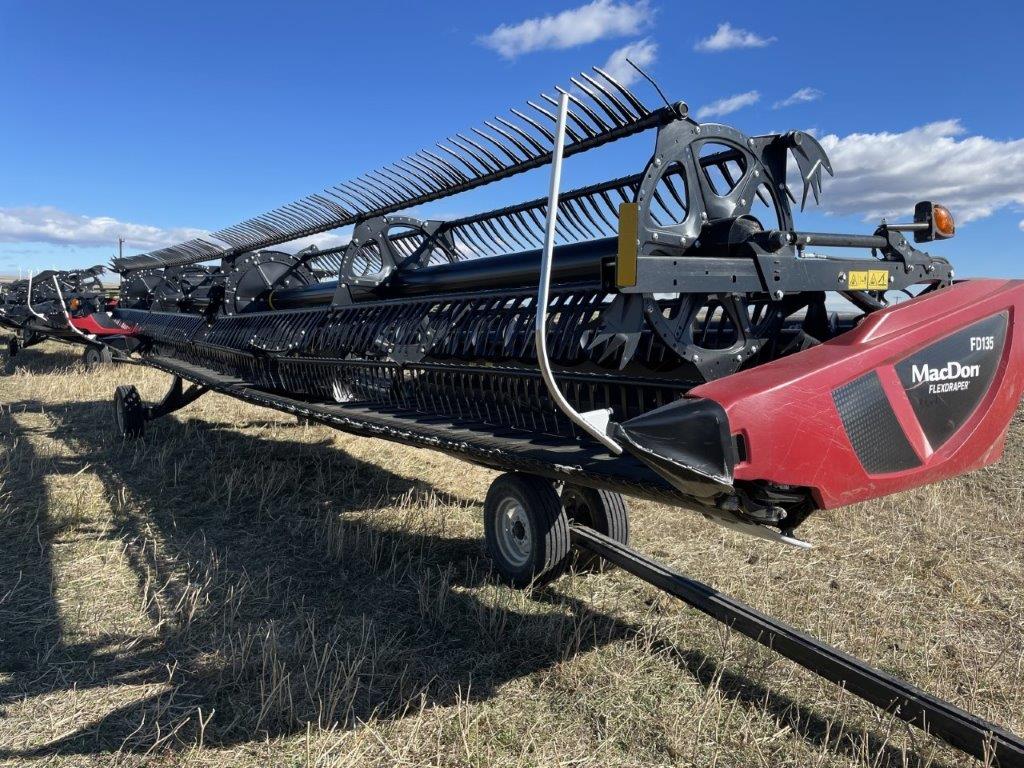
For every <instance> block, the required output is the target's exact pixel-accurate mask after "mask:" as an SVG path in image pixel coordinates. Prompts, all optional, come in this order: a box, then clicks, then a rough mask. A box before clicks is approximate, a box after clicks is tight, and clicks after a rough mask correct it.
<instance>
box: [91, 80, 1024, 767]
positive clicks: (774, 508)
mask: <svg viewBox="0 0 1024 768" xmlns="http://www.w3.org/2000/svg"><path fill="white" fill-rule="evenodd" d="M557 90H558V97H553V96H549V95H546V94H542V95H541V97H540V98H539V99H537V100H535V101H529V102H527V103H526V105H525V106H523V107H522V108H521V109H513V110H511V111H510V112H509V113H507V114H506V115H503V116H499V117H495V118H494V119H493V120H489V121H486V122H485V123H484V125H483V126H482V127H480V128H477V129H473V130H471V131H467V132H465V133H458V134H455V135H454V136H451V137H449V138H448V139H446V140H444V141H442V142H439V143H437V144H436V145H434V146H433V147H432V148H431V149H427V150H423V151H420V152H417V153H415V154H413V155H409V156H407V157H405V158H403V159H402V160H400V161H398V162H396V163H394V164H392V165H389V166H385V167H383V168H380V169H378V170H376V171H372V172H370V173H367V174H365V175H363V176H360V177H358V178H355V179H352V180H350V181H346V182H342V183H339V184H337V185H335V186H333V187H330V188H328V189H326V190H324V191H322V192H319V193H316V194H312V195H309V196H308V197H305V198H303V199H301V200H298V201H296V202H294V203H290V204H288V205H284V206H281V207H280V208H277V209H275V210H272V211H270V212H268V213H264V214H262V215H260V216H256V217H254V218H252V219H249V220H247V221H244V222H241V223H240V224H236V225H234V226H230V227H227V228H225V229H223V230H220V231H218V232H215V233H213V234H212V235H210V236H208V237H204V238H200V239H195V240H191V241H189V242H186V243H182V244H180V245H177V246H173V247H169V248H164V249H161V250H156V251H153V252H151V253H147V254H143V255H139V256H130V257H127V258H119V259H117V260H115V261H114V263H113V267H114V269H115V270H116V271H117V272H118V273H120V275H121V289H120V297H119V298H120V300H119V304H118V305H117V306H116V307H113V308H109V309H108V310H107V314H108V315H109V317H110V319H111V320H112V321H114V322H116V323H117V324H118V326H119V327H120V328H123V329H126V330H125V332H124V333H123V334H122V335H121V336H120V337H119V338H120V340H119V344H120V347H121V349H122V350H123V351H124V353H125V354H126V355H128V356H129V359H132V360H135V361H136V362H139V363H142V364H145V365H148V366H152V367H154V368H157V369H160V370H162V371H166V372H167V373H169V374H171V375H172V376H173V379H172V384H171V386H170V389H169V390H168V392H167V395H166V396H165V397H164V399H163V400H162V401H161V402H160V403H157V404H153V405H146V404H144V403H143V402H142V401H141V399H140V397H139V394H138V392H137V391H136V390H135V389H134V387H131V386H122V387H118V389H117V391H116V393H115V406H116V418H117V425H118V428H119V430H120V432H121V433H122V434H123V435H124V436H125V437H139V436H141V435H142V434H143V432H144V430H145V425H146V422H147V421H149V420H151V419H154V418H157V417H159V416H162V415H164V414H167V413H170V412H171V411H174V410H176V409H178V408H181V407H183V406H185V405H187V404H188V403H190V402H192V401H193V400H195V399H196V398H197V397H199V396H201V395H202V394H203V393H205V392H207V391H211V390H212V391H218V392H222V393H225V394H227V395H230V396H233V397H236V398H240V399H243V400H246V401H250V402H253V403H258V404H260V405H264V406H268V407H271V408H276V409H278V410H282V411H286V412H289V413H294V414H296V415H297V416H299V417H302V418H308V419H313V420H316V421H319V422H322V423H325V424H329V425H331V426H333V427H336V428H338V429H341V430H345V431H348V432H353V433H356V434H361V435H370V436H374V437H381V438H386V439H389V440H395V441H398V442H402V443H406V444H409V445H415V446H425V447H429V448H433V449H436V450H440V451H444V452H446V453H448V454H451V455H453V456H457V457H460V458H463V459H466V460H468V461H472V462H476V463H478V464H482V465H485V466H487V467H491V468H494V469H497V470H501V471H503V472H504V474H502V475H500V476H499V477H498V478H497V479H496V480H495V481H494V483H493V485H492V486H491V488H490V491H489V492H488V494H487V499H486V502H485V504H484V528H485V536H486V544H487V550H488V553H489V554H490V556H491V559H492V560H493V563H494V568H495V570H496V572H497V573H498V574H499V575H500V576H501V577H502V578H504V579H505V580H506V581H508V582H509V583H510V584H512V585H514V586H517V587H526V586H528V585H531V584H538V583H543V582H545V581H549V580H551V579H553V578H554V577H556V576H558V575H559V574H560V573H562V572H563V571H564V570H565V569H567V568H568V567H570V566H571V565H572V563H574V562H575V563H577V564H580V563H581V561H582V562H584V563H585V562H586V561H588V559H592V558H594V557H595V556H597V555H599V556H601V557H603V558H605V559H609V560H612V561H614V562H617V563H619V564H620V565H623V566H624V567H627V568H628V569H630V570H631V571H633V572H634V573H637V574H639V575H641V576H642V577H643V578H645V579H647V580H649V581H650V582H651V583H653V584H656V585H657V586H659V587H660V588H662V589H666V590H668V591H670V592H672V594H674V595H676V596H678V597H681V598H682V599H684V600H687V601H688V602H690V603H691V604H693V605H696V606H697V607H699V608H701V609H702V610H705V611H707V612H708V613H710V614H712V615H713V616H715V617H716V618H719V619H720V620H722V621H727V622H728V623H729V624H730V625H731V626H733V627H735V628H736V629H738V630H739V631H742V632H745V633H746V634H748V635H750V636H751V637H754V638H755V639H757V640H759V641H761V642H766V643H769V644H771V645H772V647H773V648H775V649H776V650H779V651H780V652H782V653H785V654H786V655H787V656H789V657H790V658H793V659H794V660H796V661H798V662H799V663H802V664H804V665H805V666H808V667H810V668H812V669H814V670H815V671H816V672H818V673H819V674H822V675H824V676H826V677H829V679H833V680H835V681H836V682H839V683H841V684H843V685H845V686H847V687H848V689H849V690H852V691H854V692H856V693H858V695H861V696H864V697H865V698H867V699H869V700H871V701H874V702H875V703H877V704H879V705H880V706H883V707H885V708H887V709H889V710H890V711H894V712H896V713H897V714H898V715H899V716H901V717H903V718H904V719H907V720H909V721H911V722H915V723H916V724H918V725H924V726H926V727H929V728H931V729H932V730H933V732H936V733H938V734H940V735H942V736H943V737H944V738H946V739H947V740H948V741H950V742H951V743H953V744H956V745H957V746H960V747H962V748H964V749H967V750H968V751H972V752H973V753H975V754H981V753H982V752H984V750H985V749H986V748H987V747H986V746H985V744H987V743H988V742H987V741H986V740H991V739H996V741H997V742H998V744H997V745H996V748H995V749H996V752H997V753H998V754H1000V755H1001V756H1002V758H1005V759H1010V758H1014V759H1016V758H1017V757H1021V756H1024V747H1022V745H1021V743H1020V741H1019V740H1015V737H1013V736H1012V735H1009V734H1006V733H1005V732H1002V731H998V729H995V727H994V726H991V725H990V724H987V723H984V721H980V720H977V719H976V718H972V717H971V716H969V715H967V714H966V713H963V712H962V711H960V710H957V709H956V708H955V707H952V706H951V705H947V704H945V703H943V702H938V701H937V700H935V699H931V698H930V697H928V696H927V695H926V694H923V693H921V692H920V691H917V690H916V689H913V687H912V686H909V685H908V684H906V683H901V682H900V681H895V679H893V678H889V677H888V676H885V675H883V674H882V673H879V672H877V671H874V670H871V669H870V668H868V667H866V666H864V665H862V664H860V663H859V662H857V661H856V660H854V659H851V658H850V657H846V656H844V655H843V654H841V653H840V652H838V651H836V650H835V649H829V648H828V647H827V646H824V645H823V644H820V643H818V642H817V641H813V640H812V639H810V638H808V637H807V636H805V635H802V634H800V633H798V632H796V631H795V630H792V629H789V628H787V627H785V625H781V624H780V623H778V622H773V621H772V620H770V619H768V618H767V617H764V616H762V615H760V614H757V613H756V612H755V611H752V610H751V609H747V608H745V607H743V606H740V605H739V604H737V603H735V602H734V601H729V600H728V599H727V598H725V597H724V596H721V595H720V594H718V593H716V592H714V591H713V590H710V589H709V588H704V587H701V586H697V587H694V586H693V584H694V583H693V582H690V581H687V580H685V579H684V577H682V576H680V575H678V574H672V573H671V572H670V571H667V570H666V569H664V567H662V566H657V565H656V564H654V565H652V564H651V561H648V560H646V559H644V558H643V556H641V555H640V554H639V553H637V552H635V551H634V550H631V549H629V548H628V546H627V541H628V534H629V519H628V513H627V507H626V504H625V502H624V500H623V498H622V495H621V494H627V495H634V496H641V497H648V498H654V499H658V500H661V501H665V502H668V503H670V504H675V505H678V506H681V507H687V508H690V509H694V510H697V511H698V512H700V513H701V514H703V515H704V516H705V517H707V518H708V519H710V520H713V521H715V522H717V523H719V524H722V525H725V526H727V527H729V528H732V529H735V530H739V531H743V532H746V533H750V534H753V535H756V536H760V537H763V538H768V539H774V540H776V541H781V542H786V543H788V544H793V545H796V546H807V545H806V544H805V543H804V542H803V541H801V540H800V539H799V538H798V536H797V529H798V527H799V525H800V524H801V522H802V521H804V520H805V519H806V518H807V517H808V515H810V514H811V513H812V512H813V511H815V510H817V509H831V508H836V507H841V506H845V505H849V504H852V503H854V502H861V501H865V500H868V499H873V498H876V497H879V496H883V495H885V494H890V493H894V492H897V491H902V490H905V489H908V488H913V487H916V486H920V485H923V484H926V483H933V482H935V481H938V480H941V479H943V478H948V477H951V476H954V475H958V474H960V473H963V472H966V471H969V470H971V469H974V468H977V467H981V466H984V465H986V464H989V463H991V462H993V461H995V460H996V459H998V458H999V456H1000V454H1001V452H1002V450H1003V442H1004V439H1005V435H1006V432H1007V428H1008V425H1009V422H1010V420H1011V418H1012V417H1013V414H1014V412H1015V410H1016V409H1017V407H1018V403H1019V402H1020V399H1021V393H1022V388H1024V375H1022V368H1024V361H1022V352H1021V350H1022V345H1024V330H1022V328H1024V326H1022V324H1021V322H1020V321H1019V317H1020V315H1021V312H1022V310H1024V282H1021V281H1014V280H988V279H978V280H968V281H962V282H954V273H953V270H952V268H951V266H950V264H949V262H948V261H946V260H945V259H943V258H941V257H938V256H932V255H930V254H929V253H927V252H925V251H923V250H921V249H920V248H919V247H918V246H919V245H921V244H925V243H929V242H931V241H937V240H942V239H944V238H948V237H951V236H953V234H954V229H955V227H954V222H953V217H952V215H951V214H950V212H949V211H948V210H947V209H946V208H944V207H943V206H941V205H939V204H937V203H934V202H929V201H926V202H920V203H917V204H916V207H915V208H914V211H913V217H912V220H911V221H908V222H906V223H898V224H893V223H886V222H884V221H883V222H882V223H881V224H880V225H879V226H878V227H877V228H876V229H875V230H874V232H872V233H871V234H837V233H818V232H807V231H802V230H800V229H798V228H797V226H796V223H795V222H794V214H793V210H792V207H791V206H792V205H793V204H795V203H796V202H797V200H798V199H799V201H800V204H801V208H802V207H803V205H804V204H805V203H806V202H807V200H808V198H809V197H813V199H814V200H815V202H817V200H818V197H819V194H820V193H821V191H822V181H823V177H824V176H825V175H826V174H829V175H831V174H832V172H833V171H832V167H831V165H830V162H829V158H828V156H827V154H826V152H825V150H824V149H823V148H822V146H821V145H820V144H819V143H818V142H817V141H816V140H815V138H814V137H813V136H811V135H809V134H807V133H803V132H799V131H793V132H789V133H783V134H769V135H762V136H748V135H745V134H744V133H741V132H740V131H738V130H736V129H735V128H731V127H728V126H725V125H718V124H704V123H699V122H697V121H695V120H694V119H692V118H691V117H690V116H689V114H688V109H687V107H686V105H685V104H684V103H682V102H679V103H676V104H668V103H666V104H665V106H660V107H650V106H647V105H645V104H644V103H643V102H642V101H641V100H640V98H639V97H638V96H637V95H635V94H634V93H633V92H631V91H630V90H628V89H626V88H625V87H624V86H622V85H621V84H620V83H619V82H617V81H616V80H615V79H614V78H613V77H612V76H610V75H609V74H607V73H605V72H603V71H602V70H600V69H595V70H594V71H593V72H592V73H584V74H582V75H580V76H578V77H575V78H572V79H571V83H570V84H568V86H567V87H566V88H564V89H563V88H559V89H557ZM647 131H649V132H652V133H653V135H654V146H653V153H652V154H651V156H650V159H649V160H648V161H647V163H646V166H645V167H644V168H642V169H641V170H640V171H639V172H634V173H631V174H629V175H622V176H618V177H616V178H612V179H610V180H606V181H599V182H597V183H592V184H588V185H586V186H583V187H579V188H577V189H573V190H571V191H565V192H563V191H561V189H560V186H561V183H560V173H561V168H562V162H563V159H564V158H570V157H572V156H575V155H578V154H581V153H584V152H590V151H599V149H600V148H601V147H602V146H604V145H607V144H609V143H611V142H614V141H617V140H619V139H623V138H626V137H630V136H634V135H636V134H639V133H642V132H647ZM549 163H550V164H551V188H550V190H549V193H548V195H546V196H543V197H538V198H537V199H533V200H528V201H526V202H521V203H516V204H512V205H507V206H505V207H502V208H499V209H496V210H490V211H486V212H482V213H477V214H474V215H469V216H464V217H462V218H458V219H454V220H445V221H438V220H430V219H427V220H421V219H419V218H415V217H413V216H411V215H409V214H408V211H410V210H414V209H416V208H417V207H419V206H422V205H424V204H426V203H431V202H433V201H437V200H440V199H442V198H446V197H449V196H453V195H459V194H461V193H465V192H468V191H470V190H473V189H476V188H479V187H481V186H483V185H487V184H496V183H499V182H501V181H502V180H504V179H507V178H509V177H511V176H513V175H516V174H519V173H522V172H525V171H528V170H531V169H535V168H538V167H541V166H544V165H546V164H549ZM908 212H909V201H908ZM343 226H351V227H352V230H351V232H352V235H351V240H350V241H349V242H348V243H347V244H346V245H344V246H341V247H337V248H331V249H326V250H318V249H317V248H315V247H307V248H305V249H303V250H300V251H298V252H297V253H294V254H292V253H287V252H285V251H284V250H277V249H275V248H274V246H277V245H281V244H285V243H288V242H290V241H294V240H297V239H299V238H303V237H308V236H310V235H314V234H317V233H321V232H326V231H329V230H332V229H335V228H338V227H343ZM910 235H912V239H913V243H911V242H910V240H908V236H910ZM894 297H901V298H902V299H903V300H901V301H893V298H894ZM837 300H838V301H837ZM839 307H845V309H842V308H839ZM186 382H190V384H189V385H188V387H187V388H186V386H185V383H186ZM574 544H575V545H577V546H578V547H579V548H582V549H583V550H584V552H583V553H575V552H574V550H573V545H574ZM993 734H995V735H993ZM996 736H998V738H996ZM999 739H1002V741H999ZM1000 750H1002V751H1000ZM1022 759H1024V758H1022ZM1005 764H1010V763H1009V762H1006V763H1005Z"/></svg>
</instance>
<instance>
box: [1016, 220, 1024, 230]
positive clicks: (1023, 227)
mask: <svg viewBox="0 0 1024 768" xmlns="http://www.w3.org/2000/svg"><path fill="white" fill-rule="evenodd" d="M1017 226H1018V227H1020V231H1021V232H1024V219H1021V220H1020V224H1018V225H1017Z"/></svg>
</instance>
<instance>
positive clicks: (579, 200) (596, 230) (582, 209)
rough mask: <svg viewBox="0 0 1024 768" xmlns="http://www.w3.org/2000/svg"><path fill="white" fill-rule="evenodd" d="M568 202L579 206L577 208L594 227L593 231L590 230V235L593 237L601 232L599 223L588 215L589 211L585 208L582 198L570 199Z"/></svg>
mask: <svg viewBox="0 0 1024 768" xmlns="http://www.w3.org/2000/svg"><path fill="white" fill-rule="evenodd" d="M569 202H570V203H571V204H572V205H573V206H574V207H578V208H579V210H580V212H581V213H582V214H583V216H584V218H586V220H587V221H589V222H590V224H591V226H592V227H593V228H594V231H593V232H591V237H594V236H596V235H598V234H600V233H601V225H600V224H598V223H597V222H596V221H594V217H593V216H591V215H590V211H588V210H587V209H586V207H585V206H584V205H583V198H577V199H575V200H570V201H569Z"/></svg>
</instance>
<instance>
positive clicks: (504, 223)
mask: <svg viewBox="0 0 1024 768" xmlns="http://www.w3.org/2000/svg"><path fill="white" fill-rule="evenodd" d="M492 221H493V222H494V223H496V224H497V225H498V226H499V227H501V228H502V229H503V230H504V231H505V233H506V234H507V235H508V236H509V237H510V238H512V239H513V240H514V241H515V243H516V247H517V248H527V247H528V246H529V243H527V242H525V241H523V240H522V239H521V238H520V236H519V235H517V234H515V233H514V232H512V230H511V229H509V223H508V216H507V215H506V216H495V217H494V219H492Z"/></svg>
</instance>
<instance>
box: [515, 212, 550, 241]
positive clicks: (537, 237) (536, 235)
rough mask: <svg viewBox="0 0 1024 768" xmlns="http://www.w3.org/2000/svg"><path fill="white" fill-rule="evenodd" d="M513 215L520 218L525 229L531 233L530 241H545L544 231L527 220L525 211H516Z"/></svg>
mask: <svg viewBox="0 0 1024 768" xmlns="http://www.w3.org/2000/svg"><path fill="white" fill-rule="evenodd" d="M513 216H514V217H515V218H516V219H518V220H519V223H520V224H522V225H523V229H524V230H525V231H526V232H527V233H529V237H530V241H531V242H532V244H533V245H535V246H536V245H540V244H541V243H543V241H544V233H543V232H539V231H538V230H537V228H536V226H532V225H531V223H530V221H532V219H531V220H530V221H527V219H526V214H525V213H524V212H523V211H516V212H515V213H514V214H513Z"/></svg>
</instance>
